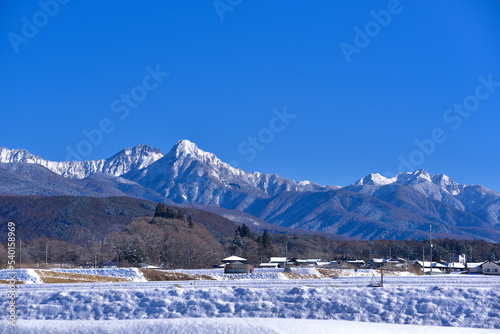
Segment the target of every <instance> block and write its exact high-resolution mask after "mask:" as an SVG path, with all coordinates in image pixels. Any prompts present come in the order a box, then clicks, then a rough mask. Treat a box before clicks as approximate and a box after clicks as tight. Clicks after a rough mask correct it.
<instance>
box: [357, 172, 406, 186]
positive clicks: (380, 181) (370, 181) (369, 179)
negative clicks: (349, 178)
mask: <svg viewBox="0 0 500 334" xmlns="http://www.w3.org/2000/svg"><path fill="white" fill-rule="evenodd" d="M395 181H396V178H390V179H389V178H386V177H384V176H382V175H380V174H379V173H375V174H374V173H371V174H369V175H367V176H365V177H364V178H362V179H361V180H358V181H357V182H355V183H354V185H357V186H362V185H374V186H383V185H386V184H391V183H394V182H395Z"/></svg>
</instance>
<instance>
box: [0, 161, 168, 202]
mask: <svg viewBox="0 0 500 334" xmlns="http://www.w3.org/2000/svg"><path fill="white" fill-rule="evenodd" d="M0 195H41V196H92V197H110V196H128V197H137V198H142V199H147V200H151V201H156V202H158V201H163V200H164V198H163V197H162V196H160V195H159V194H157V193H155V192H154V191H153V190H151V189H148V188H144V187H141V186H140V185H138V184H137V183H135V182H132V181H130V180H126V179H123V178H120V177H115V176H113V175H111V174H100V173H96V174H93V175H91V176H89V177H87V178H85V179H81V180H80V179H69V178H65V177H62V176H60V175H58V174H56V173H54V172H51V171H50V170H48V169H47V168H45V167H43V166H41V165H38V164H33V163H0Z"/></svg>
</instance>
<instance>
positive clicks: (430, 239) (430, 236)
mask: <svg viewBox="0 0 500 334" xmlns="http://www.w3.org/2000/svg"><path fill="white" fill-rule="evenodd" d="M431 228H432V224H429V244H430V245H431V247H430V248H431V254H430V257H431V262H430V265H431V275H432V234H431Z"/></svg>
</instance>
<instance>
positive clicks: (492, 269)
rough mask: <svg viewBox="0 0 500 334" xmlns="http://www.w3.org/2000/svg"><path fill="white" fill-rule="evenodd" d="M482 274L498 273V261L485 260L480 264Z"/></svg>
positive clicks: (499, 269)
mask: <svg viewBox="0 0 500 334" xmlns="http://www.w3.org/2000/svg"><path fill="white" fill-rule="evenodd" d="M481 269H482V272H483V274H485V275H500V262H493V261H487V262H485V263H483V264H482V265H481Z"/></svg>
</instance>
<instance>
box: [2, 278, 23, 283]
mask: <svg viewBox="0 0 500 334" xmlns="http://www.w3.org/2000/svg"><path fill="white" fill-rule="evenodd" d="M10 282H11V281H7V280H4V279H0V284H10ZM15 284H24V282H23V281H16V283H15Z"/></svg>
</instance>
